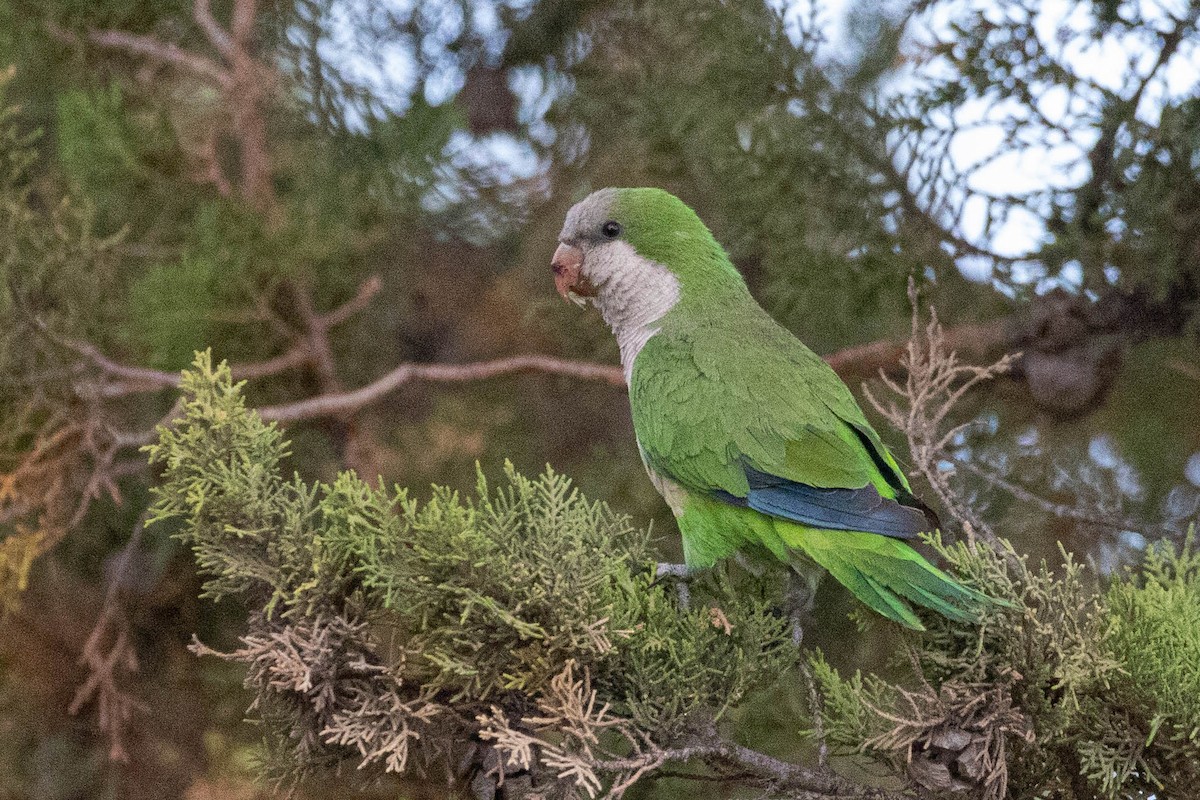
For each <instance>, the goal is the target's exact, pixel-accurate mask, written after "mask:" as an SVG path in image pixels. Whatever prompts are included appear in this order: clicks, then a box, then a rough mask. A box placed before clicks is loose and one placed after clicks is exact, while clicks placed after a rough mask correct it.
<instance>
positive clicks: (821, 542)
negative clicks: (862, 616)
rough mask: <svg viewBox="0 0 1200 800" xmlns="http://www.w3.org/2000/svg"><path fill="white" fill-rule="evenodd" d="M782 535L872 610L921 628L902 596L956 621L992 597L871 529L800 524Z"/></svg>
mask: <svg viewBox="0 0 1200 800" xmlns="http://www.w3.org/2000/svg"><path fill="white" fill-rule="evenodd" d="M783 527H784V526H782V525H777V526H776V530H778V531H779V533H780V534H781V536H782V537H783V539H784V541H785V542H786V543H787V544H788V545H789V546H791V547H792V548H794V549H796V550H798V551H800V552H801V553H803V554H804V555H806V556H808V557H809V558H811V559H812V560H813V561H815V562H816V563H817V564H819V565H821V566H822V567H824V568H825V569H826V570H828V571H829V574H830V575H832V576H833V577H834V578H836V579H837V580H838V582H839V583H841V584H842V585H843V586H845V587H846V588H847V589H849V590H850V591H851V592H852V593H853V594H854V596H855V597H857V598H858V599H859V600H861V601H862V602H863V603H865V604H866V605H867V606H869V607H870V608H871V609H873V610H874V611H877V612H879V613H880V614H882V615H883V616H885V617H887V618H888V619H890V620H895V621H896V622H899V623H900V624H901V625H904V626H906V627H909V628H913V629H915V630H925V626H924V625H922V624H921V621H920V620H919V619H917V616H916V614H914V613H913V610H912V607H911V606H910V605H909V604H908V602H906V601H911V602H912V603H915V604H917V605H919V606H924V607H925V608H928V609H930V610H932V611H936V612H937V613H939V614H941V615H942V616H944V617H947V618H948V619H952V620H955V621H957V622H974V621H976V620H977V619H978V618H979V614H980V611H981V610H982V608H983V606H985V605H987V604H988V603H990V602H992V601H991V598H989V597H988V596H987V595H984V594H980V593H979V592H977V591H975V590H974V589H970V588H968V587H966V586H963V585H962V584H961V583H959V582H957V581H956V580H954V579H953V578H951V577H950V576H949V575H947V574H946V573H945V572H942V571H941V570H940V569H938V568H937V567H935V566H933V565H932V564H930V563H929V562H928V561H926V560H925V559H924V558H923V557H922V556H921V554H920V553H918V552H917V551H916V550H913V549H912V548H911V547H909V546H908V545H906V544H905V543H904V542H901V541H899V540H897V539H890V538H887V537H884V536H877V535H876V534H873V533H857V532H854V531H826V530H819V529H816V528H809V527H807V526H804V525H794V524H793V525H788V526H787V527H788V528H789V529H790V530H788V531H786V532H785V531H783V530H780V529H781V528H783Z"/></svg>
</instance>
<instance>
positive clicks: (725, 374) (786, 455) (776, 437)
mask: <svg viewBox="0 0 1200 800" xmlns="http://www.w3.org/2000/svg"><path fill="white" fill-rule="evenodd" d="M722 327H724V326H722ZM734 328H736V330H734ZM630 402H631V406H632V409H633V422H634V428H635V430H636V432H637V436H638V442H639V445H640V446H641V448H642V452H643V456H644V457H645V459H646V461H647V463H648V464H650V465H651V466H652V467H653V468H654V469H655V470H657V471H659V472H662V473H664V474H666V475H668V476H670V477H671V478H672V479H673V480H675V481H676V482H678V483H680V484H682V485H684V486H685V487H687V488H689V489H692V490H698V491H701V492H708V493H714V492H715V493H718V494H720V495H721V496H725V495H728V496H731V497H733V498H743V499H744V498H747V497H749V496H750V494H751V491H752V488H754V487H752V484H754V483H755V481H756V476H758V477H757V480H758V482H759V483H760V484H761V483H762V482H763V481H769V480H770V479H772V478H773V479H777V481H776V483H779V484H784V483H791V484H796V485H797V486H802V487H813V488H816V489H849V490H859V489H864V487H868V486H870V487H872V488H873V489H874V490H875V491H876V492H878V495H879V496H880V497H882V498H884V499H889V500H898V501H899V502H900V503H906V504H912V505H918V504H917V503H916V500H915V499H914V498H912V495H911V493H910V492H909V488H908V482H907V481H906V480H905V478H904V475H903V474H902V473H901V472H900V470H899V469H898V467H897V465H896V462H895V460H894V459H893V458H892V456H891V454H890V453H888V451H887V448H885V447H884V445H883V443H882V442H881V441H880V440H879V436H878V435H877V434H876V433H875V431H874V430H872V429H871V426H870V424H869V423H868V422H867V420H866V418H865V417H864V416H863V413H862V410H861V409H860V408H859V407H858V403H857V402H856V401H855V400H854V397H853V396H852V395H851V394H850V391H849V390H848V389H847V388H846V386H845V384H843V383H842V381H841V379H840V378H838V377H837V375H836V374H835V373H834V372H833V370H832V369H831V368H830V367H829V365H828V364H826V363H825V362H824V361H823V360H821V359H820V358H819V357H818V356H817V355H816V354H814V353H813V352H812V351H811V350H809V349H808V348H807V347H805V346H804V345H803V344H802V343H801V342H799V341H798V340H797V339H796V338H795V337H793V336H792V335H791V334H790V333H788V332H787V331H786V330H784V329H783V328H781V327H779V326H778V325H777V324H776V323H775V322H774V321H772V320H771V319H770V318H769V317H767V316H766V314H765V313H762V314H761V316H760V315H757V314H755V315H750V316H748V317H742V318H739V319H738V320H737V321H736V323H731V324H730V326H729V329H727V330H722V329H721V328H717V327H715V326H713V325H707V326H703V327H695V328H686V327H685V328H676V329H674V330H664V331H662V332H660V333H659V334H657V335H655V336H653V337H651V339H650V340H649V341H648V342H647V343H646V346H645V347H644V348H643V350H642V352H641V353H640V354H639V355H638V357H637V360H636V362H635V363H634V369H633V376H632V380H631V385H630ZM762 476H767V477H765V478H764V477H762ZM766 513H771V512H769V511H768V512H766ZM829 527H838V526H829Z"/></svg>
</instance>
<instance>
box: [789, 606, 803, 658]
mask: <svg viewBox="0 0 1200 800" xmlns="http://www.w3.org/2000/svg"><path fill="white" fill-rule="evenodd" d="M790 616H791V622H792V646H793V647H795V648H796V649H797V650H799V649H800V643H801V642H803V641H804V626H803V625H801V624H800V619H801V617H802V616H803V612H802V611H800V609H795V610H793V611H792V613H791V614H790Z"/></svg>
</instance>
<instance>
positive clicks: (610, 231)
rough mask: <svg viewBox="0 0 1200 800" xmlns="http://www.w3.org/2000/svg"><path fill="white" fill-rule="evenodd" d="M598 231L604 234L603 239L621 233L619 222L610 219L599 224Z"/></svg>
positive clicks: (613, 237)
mask: <svg viewBox="0 0 1200 800" xmlns="http://www.w3.org/2000/svg"><path fill="white" fill-rule="evenodd" d="M600 233H602V234H604V238H605V239H615V238H617V237H618V236H620V235H621V223H619V222H617V221H616V220H615V219H610V220H609V221H608V222H606V223H604V224H603V225H601V226H600Z"/></svg>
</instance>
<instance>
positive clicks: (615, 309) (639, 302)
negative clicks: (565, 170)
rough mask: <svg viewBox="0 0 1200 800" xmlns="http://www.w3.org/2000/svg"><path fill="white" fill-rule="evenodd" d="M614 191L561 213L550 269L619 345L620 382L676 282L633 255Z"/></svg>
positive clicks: (674, 294)
mask: <svg viewBox="0 0 1200 800" xmlns="http://www.w3.org/2000/svg"><path fill="white" fill-rule="evenodd" d="M619 191H620V190H618V189H601V190H600V191H598V192H593V193H592V194H590V195H588V196H587V197H586V198H584V199H583V200H582V201H580V202H579V203H576V204H575V206H574V207H572V208H571V210H570V211H569V212H567V220H566V222H565V223H564V224H563V228H562V233H560V234H559V236H558V240H559V246H558V250H556V251H555V252H554V258H553V260H552V261H551V267H552V268H553V269H554V285H555V287H556V288H557V289H558V293H559V294H561V295H562V296H563V297H564V298H565V299H568V300H573V301H575V302H577V303H579V304H580V305H584V304H585V303H586V302H587V301H589V300H590V301H591V302H592V304H593V305H594V306H595V307H596V308H597V309H598V310H599V311H600V315H601V316H602V317H604V321H605V322H607V323H608V325H609V327H611V328H612V330H613V333H615V334H616V336H617V343H618V344H619V345H620V347H621V364H622V365H623V366H624V367H625V375H626V380H628V379H629V378H630V376H631V375H632V372H631V371H632V369H633V362H634V359H636V358H637V354H638V353H639V352H640V351H641V349H642V346H643V345H644V344H645V343H646V342H647V341H648V340H649V338H650V337H651V336H653V335H654V334H655V333H657V332H658V330H659V328H658V326H657V322H658V320H660V319H661V318H662V317H663V315H664V314H666V313H667V312H668V311H670V310H671V308H672V307H674V305H675V303H676V302H678V300H679V291H680V289H679V281H678V280H677V279H676V277H675V275H674V274H673V273H671V271H670V270H668V269H667V268H666V267H665V266H663V265H662V264H658V263H656V262H654V261H651V260H649V259H647V258H645V257H643V256H641V255H639V254H638V252H637V250H635V249H634V248H633V246H632V245H631V244H630V243H629V242H628V241H627V240H626V239H625V238H624V236H623V235H622V234H623V233H624V231H623V230H622V228H621V224H620V223H621V220H620V219H618V218H616V217H615V214H614V207H615V205H616V202H615V201H616V199H617V193H618V192H619Z"/></svg>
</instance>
